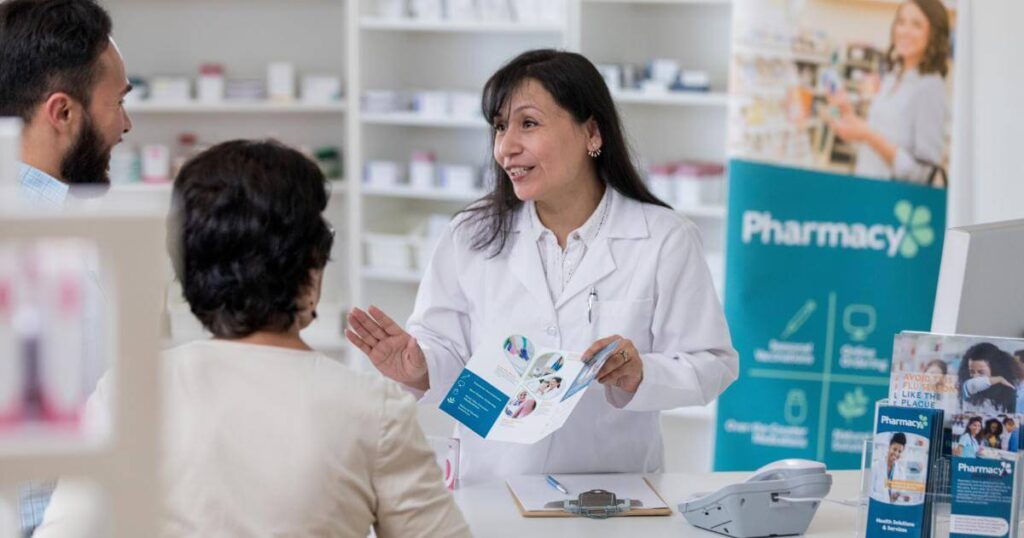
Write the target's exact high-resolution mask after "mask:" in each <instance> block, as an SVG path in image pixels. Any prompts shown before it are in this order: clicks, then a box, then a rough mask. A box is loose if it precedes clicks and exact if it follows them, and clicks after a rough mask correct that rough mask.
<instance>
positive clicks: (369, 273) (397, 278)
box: [363, 267, 423, 284]
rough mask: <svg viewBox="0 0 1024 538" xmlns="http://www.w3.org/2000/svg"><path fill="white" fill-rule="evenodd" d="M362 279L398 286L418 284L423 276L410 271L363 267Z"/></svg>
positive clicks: (417, 272)
mask: <svg viewBox="0 0 1024 538" xmlns="http://www.w3.org/2000/svg"><path fill="white" fill-rule="evenodd" d="M363 278H365V279H367V280H376V281H379V282H395V283H399V284H419V283H420V281H421V280H423V274H422V273H420V272H419V271H414V270H412V269H390V268H382V267H363Z"/></svg>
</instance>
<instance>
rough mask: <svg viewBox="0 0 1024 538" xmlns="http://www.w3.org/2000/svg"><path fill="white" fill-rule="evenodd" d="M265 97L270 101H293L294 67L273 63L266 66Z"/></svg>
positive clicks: (283, 63)
mask: <svg viewBox="0 0 1024 538" xmlns="http://www.w3.org/2000/svg"><path fill="white" fill-rule="evenodd" d="M267 97H268V98H269V99H270V100H272V101H285V102H287V101H293V100H294V99H295V66H294V65H292V64H291V63H289V62H274V63H271V64H270V65H268V66H267Z"/></svg>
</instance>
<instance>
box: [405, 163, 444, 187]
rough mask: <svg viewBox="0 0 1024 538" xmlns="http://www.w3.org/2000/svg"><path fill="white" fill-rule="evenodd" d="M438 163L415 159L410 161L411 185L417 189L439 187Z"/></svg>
mask: <svg viewBox="0 0 1024 538" xmlns="http://www.w3.org/2000/svg"><path fill="white" fill-rule="evenodd" d="M436 183H437V165H436V164H434V163H433V162H432V161H426V160H413V161H411V162H410V163H409V185H410V186H412V187H414V188H417V189H434V188H437V184H436Z"/></svg>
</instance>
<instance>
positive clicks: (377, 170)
mask: <svg viewBox="0 0 1024 538" xmlns="http://www.w3.org/2000/svg"><path fill="white" fill-rule="evenodd" d="M401 181H402V165H401V164H399V163H397V162H394V161H367V162H366V169H365V171H364V174H363V182H364V183H366V184H367V185H376V186H378V187H394V186H395V185H398V184H399V183H401Z"/></svg>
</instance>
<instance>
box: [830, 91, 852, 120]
mask: <svg viewBox="0 0 1024 538" xmlns="http://www.w3.org/2000/svg"><path fill="white" fill-rule="evenodd" d="M828 104H829V105H831V106H834V107H836V108H837V109H839V115H840V116H851V115H853V114H854V112H853V103H852V102H851V101H850V94H849V93H846V90H839V91H837V92H835V93H833V94H830V95H829V96H828Z"/></svg>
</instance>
